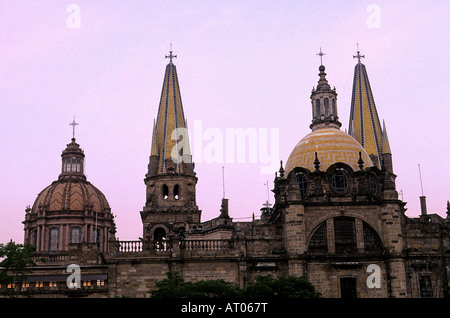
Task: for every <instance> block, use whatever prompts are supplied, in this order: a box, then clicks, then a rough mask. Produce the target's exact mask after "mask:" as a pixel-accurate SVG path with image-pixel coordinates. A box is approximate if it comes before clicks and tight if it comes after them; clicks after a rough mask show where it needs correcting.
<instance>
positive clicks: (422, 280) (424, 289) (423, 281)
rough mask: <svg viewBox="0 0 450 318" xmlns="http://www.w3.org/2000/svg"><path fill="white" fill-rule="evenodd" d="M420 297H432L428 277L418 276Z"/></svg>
mask: <svg viewBox="0 0 450 318" xmlns="http://www.w3.org/2000/svg"><path fill="white" fill-rule="evenodd" d="M419 288H420V297H433V290H432V285H431V277H430V275H420V276H419Z"/></svg>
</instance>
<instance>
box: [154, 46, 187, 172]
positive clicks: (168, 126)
mask: <svg viewBox="0 0 450 318" xmlns="http://www.w3.org/2000/svg"><path fill="white" fill-rule="evenodd" d="M176 57H177V56H176V55H173V54H172V50H171V51H170V52H169V55H166V58H169V64H167V66H166V71H165V75H164V81H163V86H162V91H161V99H160V102H159V108H158V115H157V118H156V120H155V121H154V123H153V133H152V145H151V154H150V157H154V158H156V157H157V158H158V164H157V169H152V170H153V173H151V172H150V171H149V174H150V175H154V174H158V175H159V174H166V173H168V172H169V171H168V167H167V159H173V162H175V163H176V164H175V169H174V170H172V171H171V172H174V173H184V167H183V164H182V158H184V157H185V156H186V155H190V154H188V153H186V151H189V145H186V146H185V147H184V149H182V148H180V149H178V147H180V144H182V143H180V141H182V139H183V138H184V135H183V136H180V134H181V133H186V132H187V125H186V120H185V117H184V111H183V103H182V101H181V93H180V85H179V83H178V75H177V69H176V66H175V65H174V64H173V59H174V58H176ZM181 129H184V130H181ZM187 140H188V139H187ZM173 150H176V152H174V151H173ZM174 153H176V156H177V158H173V154H174ZM171 166H172V165H171Z"/></svg>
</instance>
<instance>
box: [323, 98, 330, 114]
mask: <svg viewBox="0 0 450 318" xmlns="http://www.w3.org/2000/svg"><path fill="white" fill-rule="evenodd" d="M323 104H324V108H325V116H326V117H328V116H330V105H329V102H328V98H325V99H324V100H323Z"/></svg>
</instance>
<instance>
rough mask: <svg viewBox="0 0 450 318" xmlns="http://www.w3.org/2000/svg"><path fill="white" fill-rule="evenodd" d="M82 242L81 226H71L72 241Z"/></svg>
mask: <svg viewBox="0 0 450 318" xmlns="http://www.w3.org/2000/svg"><path fill="white" fill-rule="evenodd" d="M80 242H81V228H79V227H71V228H70V243H80Z"/></svg>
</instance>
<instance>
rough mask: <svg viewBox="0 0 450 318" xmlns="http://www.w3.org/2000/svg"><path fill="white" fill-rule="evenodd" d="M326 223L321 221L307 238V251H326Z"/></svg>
mask: <svg viewBox="0 0 450 318" xmlns="http://www.w3.org/2000/svg"><path fill="white" fill-rule="evenodd" d="M327 251H328V241H327V225H326V223H325V222H323V223H322V224H321V225H319V227H318V228H317V230H316V231H315V232H314V234H313V235H312V237H311V239H310V240H309V245H308V252H327Z"/></svg>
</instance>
